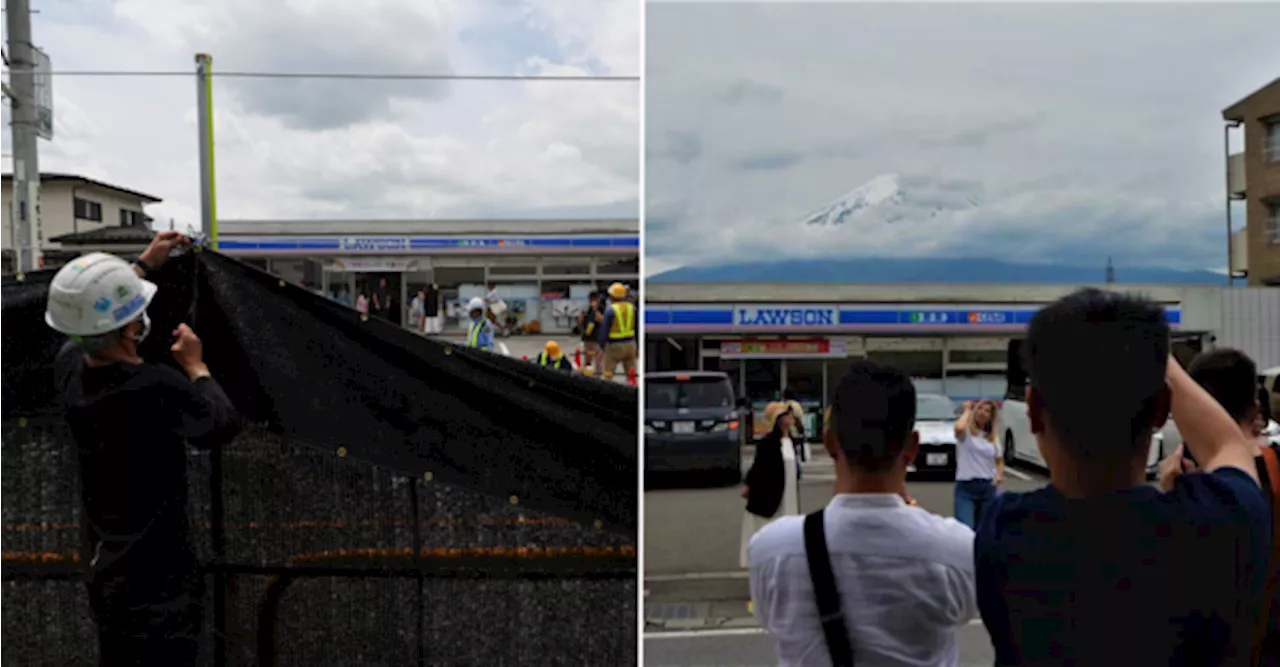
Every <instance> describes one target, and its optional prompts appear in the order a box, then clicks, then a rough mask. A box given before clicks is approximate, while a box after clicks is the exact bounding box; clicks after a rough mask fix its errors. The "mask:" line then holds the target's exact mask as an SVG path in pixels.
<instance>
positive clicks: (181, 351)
mask: <svg viewBox="0 0 1280 667" xmlns="http://www.w3.org/2000/svg"><path fill="white" fill-rule="evenodd" d="M173 338H174V342H173V345H170V346H169V351H170V352H172V353H173V359H174V361H177V362H178V365H179V366H181V367H182V370H184V371H186V372H187V375H188V376H190V377H191V379H193V380H194V379H195V378H197V377H199V376H201V375H208V374H209V368H208V367H207V366H205V365H204V343H201V342H200V338H199V337H198V336H196V332H194V331H192V330H191V327H189V326H187V325H185V324H179V325H178V328H177V329H174V330H173Z"/></svg>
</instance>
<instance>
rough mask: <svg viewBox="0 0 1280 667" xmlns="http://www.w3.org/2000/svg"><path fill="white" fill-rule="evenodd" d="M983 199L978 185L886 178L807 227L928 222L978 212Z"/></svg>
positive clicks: (822, 212) (812, 217)
mask: <svg viewBox="0 0 1280 667" xmlns="http://www.w3.org/2000/svg"><path fill="white" fill-rule="evenodd" d="M982 196H983V193H982V186H981V185H980V184H978V183H971V182H965V181H937V180H934V179H931V178H927V177H923V176H903V175H901V174H883V175H881V176H877V177H875V178H873V179H871V180H869V181H867V182H866V183H863V184H862V185H859V186H858V187H856V188H854V189H853V190H850V191H849V192H847V193H845V194H844V195H843V196H841V197H840V198H838V199H836V200H834V201H832V202H830V203H829V204H827V205H826V206H823V207H822V208H820V209H818V210H816V211H814V212H812V213H810V214H808V215H807V216H805V218H804V224H806V225H816V226H833V227H834V226H837V225H843V224H847V223H851V222H860V223H893V222H898V221H904V220H906V221H910V220H926V219H929V218H932V217H934V216H937V215H938V214H940V213H942V212H944V211H963V210H968V209H972V208H975V207H977V206H979V205H981V204H982Z"/></svg>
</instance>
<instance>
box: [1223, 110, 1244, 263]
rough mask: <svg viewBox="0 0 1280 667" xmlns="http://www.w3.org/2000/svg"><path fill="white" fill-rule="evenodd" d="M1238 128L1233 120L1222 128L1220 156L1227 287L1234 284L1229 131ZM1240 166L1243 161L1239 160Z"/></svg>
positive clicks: (1238, 122)
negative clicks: (1224, 198)
mask: <svg viewBox="0 0 1280 667" xmlns="http://www.w3.org/2000/svg"><path fill="white" fill-rule="evenodd" d="M1237 127H1240V121H1238V120H1233V121H1231V122H1229V123H1227V124H1226V125H1223V126H1222V154H1223V155H1224V156H1225V157H1226V160H1227V163H1226V174H1227V285H1228V286H1233V285H1235V284H1236V270H1235V265H1234V260H1235V257H1234V255H1235V252H1234V250H1235V249H1234V247H1233V245H1234V244H1233V243H1232V239H1231V130H1232V129H1233V128H1237ZM1241 164H1244V161H1243V160H1241Z"/></svg>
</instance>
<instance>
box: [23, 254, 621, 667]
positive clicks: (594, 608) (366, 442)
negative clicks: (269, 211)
mask: <svg viewBox="0 0 1280 667" xmlns="http://www.w3.org/2000/svg"><path fill="white" fill-rule="evenodd" d="M51 277H52V272H41V273H37V274H28V275H26V276H23V277H22V280H17V279H14V278H6V279H5V282H4V311H3V317H4V324H3V328H4V332H3V333H4V335H3V343H2V345H3V350H2V354H3V359H4V362H3V363H4V367H3V373H4V382H3V400H4V403H3V412H4V423H3V452H0V455H2V456H0V466H2V468H3V470H2V471H0V475H2V476H3V484H0V487H2V496H3V497H2V501H3V521H4V530H3V535H2V544H0V548H2V551H3V557H4V584H3V586H4V588H3V599H2V600H0V604H2V605H3V606H2V607H0V609H2V610H3V611H2V612H0V613H2V615H3V630H4V636H5V642H4V644H3V656H2V658H3V664H5V665H6V666H7V665H46V664H47V665H77V664H96V663H95V661H96V635H95V629H94V626H93V623H92V621H91V620H90V617H89V615H88V603H87V596H86V594H85V589H84V585H83V583H81V582H80V579H79V572H80V562H81V561H82V560H83V558H82V556H81V554H80V553H79V549H80V544H81V541H80V536H79V485H78V479H77V473H76V459H75V455H74V449H73V447H71V446H70V445H69V444H68V442H67V440H66V438H65V436H64V433H63V431H64V430H65V427H64V426H63V425H62V423H61V420H60V417H59V415H58V410H57V397H56V395H55V392H54V389H53V387H52V371H51V370H50V364H51V362H52V359H53V355H54V353H55V352H56V351H57V349H58V347H59V346H60V345H61V342H62V341H61V338H60V337H59V336H58V335H57V334H56V333H54V332H52V331H50V330H49V329H48V328H47V327H46V326H45V325H44V323H43V321H42V320H43V310H44V298H45V297H44V295H45V291H46V289H47V284H48V280H49V279H50V278H51ZM156 282H157V283H158V284H159V285H160V288H161V290H160V292H159V294H158V295H157V297H156V300H155V302H154V303H153V306H152V307H151V308H150V309H149V311H148V312H149V313H150V315H151V318H152V320H153V333H152V337H151V338H149V339H148V340H147V341H146V342H145V343H144V345H143V350H142V354H143V356H144V357H146V358H148V359H152V360H160V359H167V357H168V354H167V345H168V342H169V340H168V338H169V337H168V336H167V335H166V334H167V333H168V332H169V331H171V330H172V329H173V327H174V326H176V324H177V323H178V322H179V321H187V322H189V323H191V324H192V325H193V327H194V328H195V330H196V332H197V333H198V334H199V335H200V336H201V338H202V339H203V340H204V344H205V358H206V360H207V362H208V364H209V366H210V368H211V370H212V371H213V373H214V375H215V376H216V377H217V378H218V379H219V382H220V383H221V384H222V385H223V387H224V388H225V389H226V391H227V394H228V395H229V396H230V397H231V399H232V400H233V402H235V404H236V406H237V408H238V409H239V410H240V412H241V413H242V414H244V415H245V416H246V417H247V418H248V420H249V421H250V422H251V424H250V426H249V427H248V428H246V430H245V431H244V432H243V433H242V434H241V435H240V436H239V437H238V438H237V439H236V441H235V442H233V443H232V444H231V445H230V446H228V447H225V448H223V449H221V450H219V451H217V452H212V453H200V452H196V451H195V450H189V455H188V478H189V480H190V481H189V483H190V487H191V488H190V498H191V501H190V502H191V506H190V508H189V514H190V518H191V522H192V526H193V533H194V536H195V543H196V549H197V552H198V553H199V555H200V556H201V559H202V562H204V563H206V566H207V568H208V575H207V578H208V584H209V585H208V590H209V592H210V598H214V597H215V596H214V593H215V591H219V590H225V594H223V595H221V596H217V597H219V598H220V599H210V600H207V602H208V604H206V615H205V627H206V630H205V633H204V639H205V643H206V650H204V651H203V655H202V663H203V664H210V665H212V664H218V663H219V662H221V663H224V664H230V665H270V664H276V665H329V664H361V665H406V664H433V665H434V664H440V665H472V664H487V665H508V664H510V665H517V664H534V663H536V664H601V665H620V664H635V662H636V654H635V646H636V620H635V619H636V615H637V613H638V610H637V608H636V581H635V575H636V561H635V542H636V533H635V531H636V474H637V469H636V465H637V463H636V461H637V454H636V444H635V443H636V435H635V433H636V424H637V416H638V415H637V412H638V406H637V395H636V390H635V389H634V388H631V387H625V386H619V385H616V384H612V383H608V382H603V381H599V380H593V379H589V378H578V377H570V376H563V375H560V374H557V373H553V372H550V371H545V370H544V369H541V368H539V367H536V366H534V365H532V364H526V363H522V362H519V361H514V360H509V359H505V358H501V357H496V356H492V355H486V354H483V353H476V352H472V351H470V350H466V349H461V348H458V347H455V346H451V345H448V344H445V343H439V342H436V341H432V340H428V339H424V338H421V337H419V336H417V335H415V334H413V333H411V332H407V331H402V330H400V329H399V328H397V327H395V326H394V325H392V324H390V323H387V322H382V321H378V320H375V319H366V318H363V317H361V316H360V314H358V313H356V312H354V311H352V310H350V309H348V308H346V307H344V306H341V305H338V304H334V303H331V302H329V301H328V300H326V299H324V298H323V297H320V296H317V295H313V294H311V293H309V292H306V291H305V290H303V289H301V288H297V287H294V286H292V285H289V284H283V285H282V284H281V283H280V281H279V279H277V278H275V277H274V276H271V275H269V274H266V273H264V272H261V271H258V270H257V269H255V268H253V267H250V266H248V265H245V264H242V263H240V262H236V261H235V260H231V259H229V258H226V257H223V256H221V255H218V254H216V253H212V252H209V251H203V252H189V253H186V254H184V255H183V256H180V257H175V258H173V259H172V260H170V262H169V264H168V265H167V266H166V267H165V270H164V271H163V273H162V274H161V275H160V276H158V277H157V278H156ZM215 517H221V518H220V519H215ZM220 583H221V584H223V585H222V586H219V584H220Z"/></svg>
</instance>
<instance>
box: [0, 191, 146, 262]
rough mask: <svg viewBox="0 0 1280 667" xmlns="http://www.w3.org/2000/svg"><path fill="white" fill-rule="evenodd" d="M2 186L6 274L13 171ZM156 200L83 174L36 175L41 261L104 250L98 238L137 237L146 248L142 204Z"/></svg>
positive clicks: (0, 228) (10, 256)
mask: <svg viewBox="0 0 1280 667" xmlns="http://www.w3.org/2000/svg"><path fill="white" fill-rule="evenodd" d="M3 188H4V193H3V194H4V206H3V207H0V208H3V224H0V246H2V247H3V254H4V272H5V273H11V272H12V271H13V268H14V263H15V262H14V252H13V238H14V236H15V232H16V230H14V229H11V228H10V220H11V217H12V213H13V212H12V211H11V210H10V208H11V202H12V201H13V176H12V174H4V179H3ZM159 202H160V198H158V197H155V196H152V195H149V194H146V193H143V192H138V191H136V190H130V189H128V188H123V187H120V186H118V185H111V184H109V183H103V182H102V181H98V180H94V179H92V178H86V177H84V176H76V175H73V174H55V173H44V174H41V175H40V250H41V252H42V254H43V255H44V264H45V266H58V265H60V264H62V263H64V262H66V261H67V260H68V259H70V258H72V257H75V256H78V255H79V254H80V253H81V252H83V251H84V250H85V249H104V248H98V247H96V246H97V245H98V243H97V241H101V242H103V243H105V244H107V245H112V246H116V245H119V243H120V242H122V241H132V240H133V239H134V237H136V240H137V241H140V242H141V245H142V246H144V247H145V245H146V239H149V238H150V236H151V230H150V229H149V227H148V223H149V222H150V221H151V218H150V217H148V216H147V214H146V213H145V212H144V211H143V207H144V206H146V205H147V204H156V203H159ZM99 237H100V238H99ZM86 244H87V245H86ZM90 246H95V247H90Z"/></svg>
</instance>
